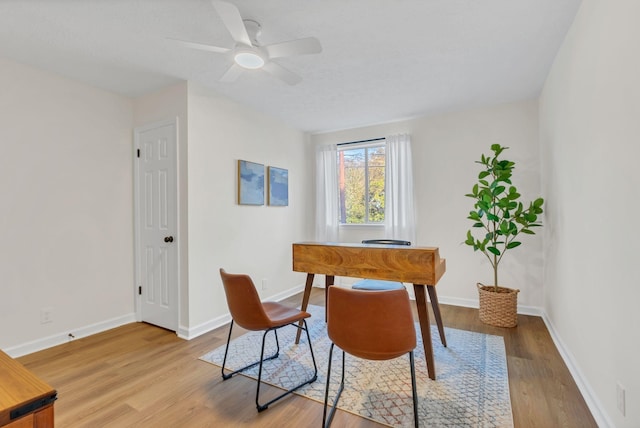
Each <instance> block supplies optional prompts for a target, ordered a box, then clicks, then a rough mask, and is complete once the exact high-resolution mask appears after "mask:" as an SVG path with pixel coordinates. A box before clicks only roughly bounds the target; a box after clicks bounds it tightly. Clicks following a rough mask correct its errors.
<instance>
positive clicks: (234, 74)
mask: <svg viewBox="0 0 640 428" xmlns="http://www.w3.org/2000/svg"><path fill="white" fill-rule="evenodd" d="M242 70H243V68H242V67H240V66H239V65H238V64H235V63H234V64H232V65H231V67H229V68H228V69H227V71H225V73H224V74H223V75H222V77H221V78H220V79H218V80H219V81H220V82H235V81H236V79H237V78H238V77H240V74H242Z"/></svg>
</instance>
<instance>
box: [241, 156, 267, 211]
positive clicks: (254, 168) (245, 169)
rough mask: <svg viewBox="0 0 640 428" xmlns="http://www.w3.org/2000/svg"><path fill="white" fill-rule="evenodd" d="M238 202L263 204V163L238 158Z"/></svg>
mask: <svg viewBox="0 0 640 428" xmlns="http://www.w3.org/2000/svg"><path fill="white" fill-rule="evenodd" d="M238 203H239V204H240V205H264V165H262V164H259V163H254V162H249V161H245V160H238Z"/></svg>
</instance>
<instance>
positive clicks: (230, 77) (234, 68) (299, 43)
mask: <svg viewBox="0 0 640 428" xmlns="http://www.w3.org/2000/svg"><path fill="white" fill-rule="evenodd" d="M212 3H213V7H214V8H215V10H216V12H217V13H218V15H219V16H220V18H221V19H222V22H223V23H224V25H225V26H226V27H227V30H228V31H229V33H230V34H231V37H232V38H233V40H234V41H235V46H234V47H232V48H225V47H219V46H212V45H207V44H203V43H195V42H188V41H185V40H176V41H177V42H180V43H181V44H183V45H185V46H187V47H190V48H194V49H200V50H205V51H209V52H216V53H223V54H229V53H230V54H231V56H232V57H233V61H234V62H233V63H232V64H231V66H230V67H229V68H228V69H227V71H226V72H225V73H224V74H223V75H222V77H221V78H220V79H219V80H220V81H221V82H233V81H235V80H236V79H237V78H238V76H240V74H241V73H242V72H243V71H244V70H246V69H248V70H254V69H262V70H264V71H266V72H267V73H270V74H271V75H273V76H275V77H277V78H279V79H280V80H282V81H284V82H285V83H287V84H289V85H295V84H298V83H300V82H301V81H302V77H300V76H299V75H297V74H295V73H294V72H292V71H290V70H287V69H286V68H284V67H283V66H281V65H280V64H278V63H276V62H274V61H273V59H274V58H285V57H291V56H297V55H306V54H315V53H320V52H322V46H321V45H320V42H319V41H318V39H316V38H315V37H307V38H304V39H297V40H290V41H287V42H282V43H274V44H271V45H265V46H261V45H260V43H259V42H258V36H259V35H260V33H261V30H262V27H261V26H260V24H259V23H258V22H257V21H254V20H251V19H245V20H243V19H242V16H241V15H240V11H239V10H238V8H237V7H236V6H235V5H233V4H231V3H228V2H224V1H216V0H214V1H212ZM174 40H175V39H174Z"/></svg>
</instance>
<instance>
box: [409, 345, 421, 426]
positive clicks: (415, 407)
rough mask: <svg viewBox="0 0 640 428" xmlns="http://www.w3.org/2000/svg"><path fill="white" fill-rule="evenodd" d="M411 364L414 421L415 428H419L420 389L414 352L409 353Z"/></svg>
mask: <svg viewBox="0 0 640 428" xmlns="http://www.w3.org/2000/svg"><path fill="white" fill-rule="evenodd" d="M409 364H410V365H411V390H412V393H413V419H414V422H415V427H416V428H418V419H419V418H418V388H417V387H416V366H415V361H414V358H413V351H410V352H409Z"/></svg>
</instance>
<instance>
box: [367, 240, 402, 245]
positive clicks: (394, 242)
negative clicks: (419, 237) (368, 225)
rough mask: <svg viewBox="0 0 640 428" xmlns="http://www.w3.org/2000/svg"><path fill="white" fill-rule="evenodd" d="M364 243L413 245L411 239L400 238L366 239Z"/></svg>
mask: <svg viewBox="0 0 640 428" xmlns="http://www.w3.org/2000/svg"><path fill="white" fill-rule="evenodd" d="M362 243H363V244H380V245H407V246H408V245H411V242H409V241H402V240H400V239H365V240H363V241H362Z"/></svg>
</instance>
